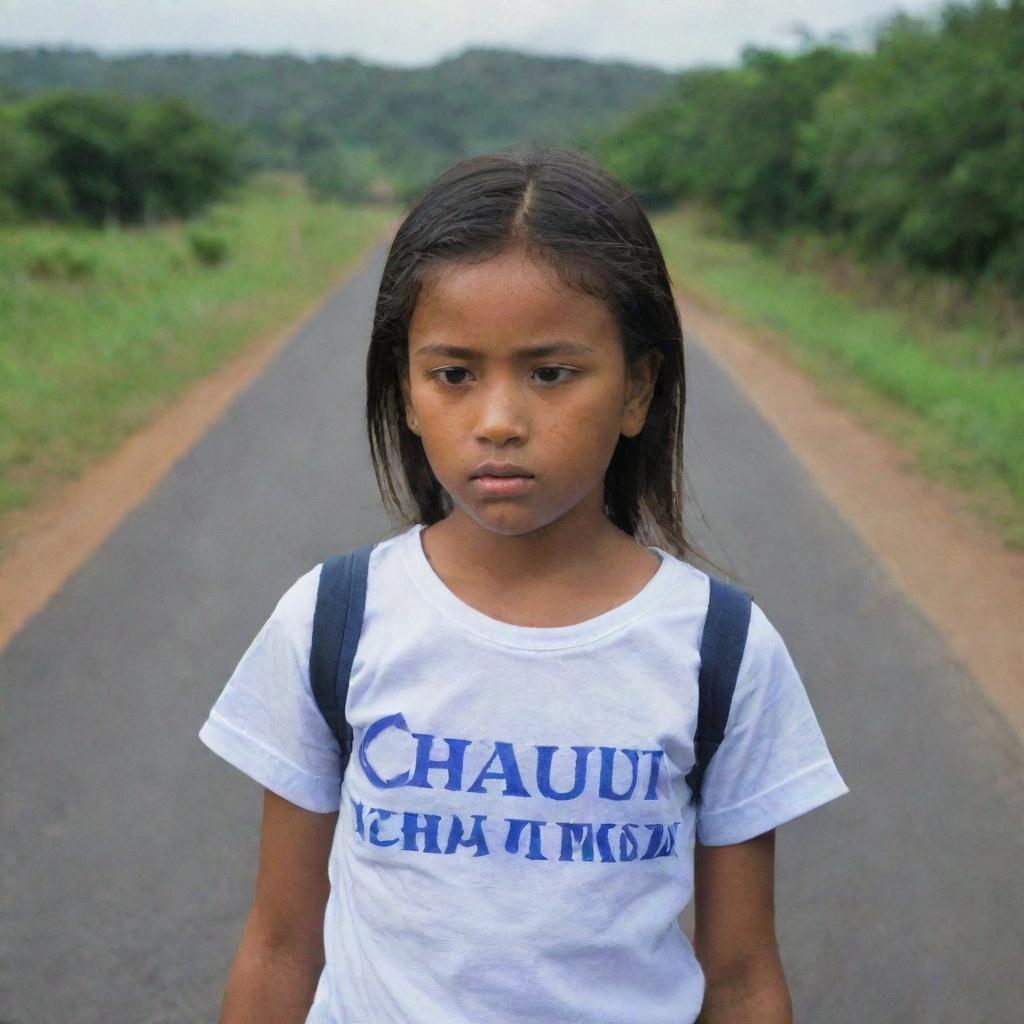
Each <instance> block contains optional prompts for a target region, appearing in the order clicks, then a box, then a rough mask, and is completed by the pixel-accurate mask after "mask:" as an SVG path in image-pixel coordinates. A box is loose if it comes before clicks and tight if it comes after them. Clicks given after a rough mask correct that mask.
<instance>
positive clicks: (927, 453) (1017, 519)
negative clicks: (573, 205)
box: [652, 209, 1024, 548]
mask: <svg viewBox="0 0 1024 1024" xmlns="http://www.w3.org/2000/svg"><path fill="white" fill-rule="evenodd" d="M652 220H653V224H654V228H655V231H656V232H657V234H658V238H659V240H660V241H661V244H662V247H663V250H664V252H665V258H666V261H667V262H668V264H669V270H670V273H671V274H672V277H673V279H674V280H675V281H676V282H677V283H678V284H679V286H680V287H681V288H684V289H688V290H690V291H692V292H693V293H695V294H697V295H699V296H702V297H704V298H706V299H710V300H711V301H712V302H714V303H716V304H717V305H719V306H720V307H722V308H724V309H726V310H728V311H729V312H730V313H732V314H734V315H735V316H736V317H737V319H739V320H741V321H743V322H745V323H747V324H748V325H749V326H751V327H753V328H755V329H756V330H759V331H764V332H767V334H768V335H769V336H770V337H771V339H772V340H773V342H774V343H775V344H779V345H781V346H782V347H783V348H784V349H785V351H786V352H787V353H788V354H789V355H790V356H791V357H792V358H793V359H794V361H795V362H796V363H797V364H798V365H800V366H801V367H802V368H803V369H804V370H805V371H806V372H808V373H809V374H810V375H811V376H813V377H815V378H816V379H817V380H818V381H819V382H820V383H821V385H822V386H823V387H824V389H825V390H826V392H827V393H828V394H830V395H831V396H832V397H833V398H835V399H837V400H839V401H841V402H843V403H844V404H846V405H848V406H850V408H852V409H853V410H854V411H855V412H857V413H858V414H860V415H861V416H862V417H863V418H864V419H865V420H866V422H868V423H869V425H871V426H873V427H874V428H876V429H879V430H881V431H883V432H885V433H886V434H888V435H889V436H891V437H893V438H894V439H896V440H897V441H899V442H900V443H901V444H903V445H905V446H906V447H907V448H908V449H909V450H910V451H911V453H912V454H913V457H914V459H915V463H916V465H917V467H918V469H919V470H920V471H921V472H922V473H924V474H925V475H927V476H930V477H932V478H934V479H937V480H941V481H943V482H945V483H949V484H952V485H954V486H955V487H957V488H958V489H960V490H961V491H962V492H963V493H964V494H966V495H967V496H968V498H969V502H970V504H971V506H972V507H973V508H974V510H975V511H976V512H978V513H979V514H980V515H981V516H982V517H983V518H985V519H986V520H987V521H989V522H990V523H991V524H993V525H994V526H995V528H996V530H997V531H998V533H999V535H1000V536H1001V538H1002V539H1003V541H1004V542H1005V543H1006V544H1007V545H1009V546H1010V547H1013V548H1024V365H1022V364H1021V363H1020V361H1019V360H1017V361H1016V362H1015V361H1013V360H1011V359H1007V360H1004V361H1003V362H1002V363H1000V364H995V365H994V364H993V363H994V361H993V359H992V357H991V353H993V352H998V351H1003V350H1005V348H1006V346H1005V345H1004V344H1003V343H1002V342H1001V341H1000V340H999V339H996V338H993V337H990V336H986V335H985V334H984V332H983V331H981V330H979V328H978V327H977V325H974V324H968V325H963V326H960V327H957V328H949V329H942V328H940V327H938V326H937V325H936V323H935V321H934V318H931V317H924V316H922V315H921V314H920V313H919V312H917V313H915V312H914V311H911V310H908V309H907V308H904V307H902V306H900V305H885V304H878V303H871V304H869V303H866V302H865V301H864V299H863V297H858V296H856V295H852V294H849V293H845V292H844V291H842V290H840V289H838V288H837V287H835V286H834V285H832V284H830V282H829V280H828V278H827V275H826V273H825V272H824V270H819V271H815V270H809V269H794V268H793V267H790V266H786V265H785V263H784V261H783V259H782V258H780V257H779V256H778V255H772V254H769V253H767V252H765V251H763V250H759V249H757V248H756V247H754V246H752V245H750V244H749V243H746V242H741V241H737V240H735V239H729V238H724V237H719V236H716V235H714V234H712V233H710V231H709V229H708V228H707V226H706V224H705V221H704V220H703V219H702V218H701V217H700V216H699V215H698V214H697V213H696V212H694V211H690V210H685V209H681V210H677V211H673V212H671V213H667V214H664V215H661V216H658V217H655V218H653V219H652Z"/></svg>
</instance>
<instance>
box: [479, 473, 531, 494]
mask: <svg viewBox="0 0 1024 1024" xmlns="http://www.w3.org/2000/svg"><path fill="white" fill-rule="evenodd" d="M473 483H474V484H476V485H477V487H478V488H479V489H480V490H482V491H483V492H484V494H495V495H498V496H500V497H509V496H511V495H515V494H522V493H523V492H524V491H526V490H528V489H529V487H530V485H531V484H532V483H533V477H532V476H487V475H486V474H485V475H484V476H475V477H473Z"/></svg>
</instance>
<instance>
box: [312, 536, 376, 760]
mask: <svg viewBox="0 0 1024 1024" xmlns="http://www.w3.org/2000/svg"><path fill="white" fill-rule="evenodd" d="M373 546H374V545H373V544H364V545H363V546H362V547H359V548H354V549H352V550H351V551H346V552H345V553H344V554H340V555H334V556H333V557H331V558H328V559H326V560H325V561H324V563H323V568H322V569H321V570H320V583H319V586H318V588H317V594H316V610H315V612H314V613H313V635H312V640H311V643H310V651H309V681H310V684H311V687H312V690H313V697H314V698H315V699H316V703H317V707H319V709H320V713H321V714H322V715H323V716H324V720H325V721H326V722H327V724H328V725H329V726H330V727H331V731H332V732H333V733H334V735H335V737H336V738H337V740H338V745H339V746H340V747H341V773H342V776H344V774H345V768H346V767H347V766H348V759H349V756H350V755H351V753H352V727H351V726H350V725H349V724H348V722H347V720H346V719H345V701H346V699H347V697H348V679H349V675H350V674H351V672H352V661H353V659H354V658H355V655H356V647H357V646H358V644H359V634H360V632H361V630H362V627H363V608H364V607H365V604H366V580H367V574H368V570H369V563H370V551H371V550H372V549H373Z"/></svg>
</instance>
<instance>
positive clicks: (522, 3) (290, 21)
mask: <svg viewBox="0 0 1024 1024" xmlns="http://www.w3.org/2000/svg"><path fill="white" fill-rule="evenodd" d="M937 6H938V5H937V4H936V2H935V0H901V2H894V0H845V2H840V0H494V2H487V0H404V2H398V0H359V2H352V0H298V2H296V3H294V4H290V3H287V2H284V0H0V45H2V46H27V45H44V46H57V45H73V46H87V47H91V48H92V49H96V50H100V51H101V52H104V53H114V52H137V51H140V50H162V51H165V50H193V51H197V52H220V53H223V52H229V51H231V50H235V49H237V50H247V51H256V52H262V53H267V52H280V51H282V50H287V51H290V52H292V53H295V54H299V55H302V56H311V55H315V54H330V55H348V54H351V55H353V56H356V57H359V58H361V59H363V60H366V61H371V62H374V63H380V64H395V65H402V66H407V67H408V66H413V65H423V64H433V63H434V62H436V61H437V60H439V59H440V58H442V57H447V56H452V55H454V54H457V53H459V52H461V51H462V50H463V49H464V48H465V47H466V46H469V45H482V46H505V47H510V48H513V49H517V50H523V51H525V52H527V53H538V54H559V55H572V56H581V57H591V58H598V59H619V60H627V61H631V62H634V63H638V64H653V65H656V66H658V67H662V68H665V69H666V70H670V71H674V70H678V69H679V68H683V67H689V66H693V65H694V64H705V63H710V64H724V63H728V62H730V61H732V60H734V59H735V58H736V57H737V56H738V54H739V52H740V50H741V48H742V47H743V46H744V45H746V44H748V43H755V44H758V45H762V46H776V47H779V48H782V49H789V48H792V47H793V46H795V45H796V42H797V40H798V38H799V36H798V34H797V32H796V31H795V30H794V26H796V25H803V26H805V27H806V28H807V29H809V30H810V32H811V33H812V34H813V35H814V37H815V38H822V37H824V36H826V35H828V34H829V33H831V32H835V31H845V32H848V34H849V37H850V41H851V43H852V44H854V45H858V44H860V45H863V43H864V41H865V40H866V39H867V38H869V33H870V29H871V26H872V25H873V24H875V23H876V22H877V21H878V20H879V19H880V18H884V17H886V16H887V15H890V14H892V13H894V12H895V11H897V10H900V9H902V10H904V11H907V12H908V13H915V14H917V13H924V12H927V11H931V10H934V9H936V7H937Z"/></svg>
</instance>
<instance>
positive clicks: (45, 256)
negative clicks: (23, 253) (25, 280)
mask: <svg viewBox="0 0 1024 1024" xmlns="http://www.w3.org/2000/svg"><path fill="white" fill-rule="evenodd" d="M95 271H96V257H95V256H93V255H92V254H91V253H86V252H81V251H77V250H75V249H73V248H72V247H71V246H70V245H67V244H66V243H61V244H59V245H55V246H53V247H52V248H50V249H44V250H43V251H41V252H37V253H35V254H34V255H32V256H31V257H30V258H29V261H28V272H29V273H30V274H31V275H32V277H35V278H40V279H42V280H64V281H80V280H82V279H84V278H90V277H92V276H93V274H94V273H95Z"/></svg>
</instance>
